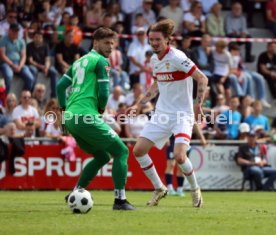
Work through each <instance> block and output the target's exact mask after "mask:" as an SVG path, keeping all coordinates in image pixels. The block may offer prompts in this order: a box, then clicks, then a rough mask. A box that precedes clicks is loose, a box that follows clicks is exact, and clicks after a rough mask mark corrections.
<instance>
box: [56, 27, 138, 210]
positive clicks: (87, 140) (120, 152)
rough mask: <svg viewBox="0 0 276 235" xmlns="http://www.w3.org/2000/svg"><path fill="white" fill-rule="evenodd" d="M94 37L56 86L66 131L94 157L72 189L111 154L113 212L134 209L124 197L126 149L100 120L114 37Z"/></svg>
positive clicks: (106, 32) (100, 32) (104, 31)
mask: <svg viewBox="0 0 276 235" xmlns="http://www.w3.org/2000/svg"><path fill="white" fill-rule="evenodd" d="M93 37H94V41H93V49H92V50H91V51H90V52H89V53H88V54H86V55H84V56H83V57H81V58H80V59H78V60H77V61H75V62H74V63H73V65H72V66H71V67H70V68H69V69H68V71H67V72H66V74H64V75H63V76H62V78H61V79H60V80H59V82H58V84H57V96H58V102H59V106H60V108H61V109H63V110H64V113H63V115H64V117H63V118H64V119H63V120H64V122H65V127H66V129H67V130H68V131H69V132H70V133H71V134H72V136H73V137H74V138H75V139H76V141H77V143H78V145H79V146H80V148H81V149H83V150H84V151H85V152H87V153H89V154H93V157H94V158H93V160H91V161H90V162H88V164H87V165H86V166H85V167H84V169H83V171H82V174H81V176H80V178H79V180H78V183H77V185H76V187H75V189H77V188H85V187H86V186H87V185H88V184H89V183H90V181H91V180H93V178H94V177H95V176H96V175H97V173H98V171H99V169H100V168H102V167H103V166H104V165H105V164H107V163H108V162H109V160H110V155H112V156H113V158H114V160H113V166H112V178H113V182H114V186H115V201H114V205H113V210H134V209H135V207H134V206H132V205H131V204H130V203H129V202H128V201H127V200H126V194H125V185H126V180H127V169H128V164H127V160H128V154H129V152H128V148H127V147H126V145H125V144H124V143H123V142H122V140H121V139H120V138H119V136H118V135H117V134H116V133H115V132H114V131H113V130H112V129H111V128H110V127H109V126H108V125H107V124H106V123H105V122H104V121H103V119H102V117H101V114H102V113H103V112H104V109H105V106H106V103H107V100H108V97H109V71H110V65H109V63H108V61H107V59H106V58H108V57H109V55H110V53H111V51H112V48H113V47H114V41H115V39H116V37H117V34H116V32H114V31H112V30H111V29H109V28H104V27H101V28H99V29H97V30H96V31H95V32H94V35H93ZM69 86H71V93H70V95H69V97H68V99H67V100H66V89H67V88H68V87H69ZM65 199H66V200H67V199H68V197H65Z"/></svg>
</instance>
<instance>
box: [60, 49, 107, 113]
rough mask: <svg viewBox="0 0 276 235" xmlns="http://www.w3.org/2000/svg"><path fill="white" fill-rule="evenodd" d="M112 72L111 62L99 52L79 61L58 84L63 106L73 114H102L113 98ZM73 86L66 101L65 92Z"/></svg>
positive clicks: (91, 53)
mask: <svg viewBox="0 0 276 235" xmlns="http://www.w3.org/2000/svg"><path fill="white" fill-rule="evenodd" d="M109 72H110V65H109V62H108V61H107V59H106V58H105V57H103V56H102V55H101V54H99V53H98V52H97V51H95V50H92V51H90V52H89V53H88V54H86V55H85V56H83V57H81V58H80V59H78V60H77V61H75V62H74V63H73V65H72V66H71V67H70V69H68V71H67V72H66V74H64V75H63V77H62V78H61V79H60V81H59V82H58V85H57V96H58V101H59V105H60V107H63V108H66V111H69V112H71V113H73V114H82V115H85V114H93V115H94V114H95V115H96V114H99V110H104V109H105V106H106V103H107V100H108V97H109V80H110V77H109ZM70 85H71V92H70V94H69V97H68V100H67V102H66V92H65V90H66V88H67V87H69V86H70Z"/></svg>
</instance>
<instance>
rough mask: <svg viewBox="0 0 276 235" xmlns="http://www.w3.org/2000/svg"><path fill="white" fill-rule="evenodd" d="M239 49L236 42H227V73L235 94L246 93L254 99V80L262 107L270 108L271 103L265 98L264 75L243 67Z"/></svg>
mask: <svg viewBox="0 0 276 235" xmlns="http://www.w3.org/2000/svg"><path fill="white" fill-rule="evenodd" d="M239 50H240V48H239V45H238V44H237V43H235V42H231V43H229V51H230V53H231V56H232V66H231V74H230V75H229V79H230V81H231V84H232V86H233V89H234V91H235V92H236V95H238V96H239V97H242V96H244V95H247V94H248V95H250V96H251V97H252V98H253V99H255V98H256V96H255V92H254V88H255V87H254V84H253V82H255V83H256V90H257V97H258V99H259V100H261V102H262V104H263V106H264V107H266V108H270V107H271V105H270V104H269V103H268V102H267V101H266V99H265V81H264V77H263V76H262V75H261V74H259V73H257V72H254V71H250V70H246V69H245V66H244V64H243V62H242V59H241V56H240V51H239Z"/></svg>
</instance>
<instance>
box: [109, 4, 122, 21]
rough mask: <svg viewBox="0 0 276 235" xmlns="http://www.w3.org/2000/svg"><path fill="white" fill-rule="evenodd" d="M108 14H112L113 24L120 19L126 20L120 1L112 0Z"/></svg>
mask: <svg viewBox="0 0 276 235" xmlns="http://www.w3.org/2000/svg"><path fill="white" fill-rule="evenodd" d="M107 14H110V15H111V18H112V25H113V24H115V23H116V22H118V21H124V15H123V13H122V12H121V8H120V5H119V3H118V2H113V1H110V3H109V5H108V7H107Z"/></svg>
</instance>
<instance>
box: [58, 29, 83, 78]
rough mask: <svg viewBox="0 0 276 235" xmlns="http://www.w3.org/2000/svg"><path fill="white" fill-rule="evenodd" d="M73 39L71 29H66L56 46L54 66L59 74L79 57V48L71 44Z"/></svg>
mask: <svg viewBox="0 0 276 235" xmlns="http://www.w3.org/2000/svg"><path fill="white" fill-rule="evenodd" d="M73 40H74V35H73V31H72V30H67V31H66V32H65V33H64V40H63V41H61V42H60V43H59V44H58V45H57V46H56V64H55V67H56V69H57V70H58V72H59V73H61V74H64V73H65V72H66V71H67V70H68V69H69V68H70V66H71V65H72V64H73V62H74V61H75V60H76V59H78V58H79V57H80V54H79V49H78V47H77V46H76V45H74V44H73Z"/></svg>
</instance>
